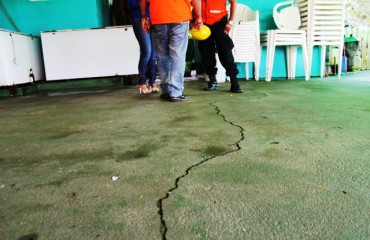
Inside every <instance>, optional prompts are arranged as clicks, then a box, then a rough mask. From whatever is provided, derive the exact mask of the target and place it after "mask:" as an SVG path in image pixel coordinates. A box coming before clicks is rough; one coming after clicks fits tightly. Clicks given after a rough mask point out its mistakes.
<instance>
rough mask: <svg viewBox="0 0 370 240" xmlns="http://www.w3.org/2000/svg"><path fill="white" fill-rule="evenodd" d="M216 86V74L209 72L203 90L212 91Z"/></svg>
mask: <svg viewBox="0 0 370 240" xmlns="http://www.w3.org/2000/svg"><path fill="white" fill-rule="evenodd" d="M217 88H218V86H217V79H216V76H215V75H214V74H210V75H209V82H208V86H207V87H206V88H205V89H204V91H214V90H217Z"/></svg>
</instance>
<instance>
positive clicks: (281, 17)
mask: <svg viewBox="0 0 370 240" xmlns="http://www.w3.org/2000/svg"><path fill="white" fill-rule="evenodd" d="M273 18H274V22H275V24H276V26H277V27H278V28H279V29H281V30H297V29H299V27H300V26H301V15H300V12H299V8H298V7H297V6H295V5H294V1H293V0H289V1H285V2H280V3H278V4H276V5H275V6H274V9H273Z"/></svg>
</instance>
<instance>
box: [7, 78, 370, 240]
mask: <svg viewBox="0 0 370 240" xmlns="http://www.w3.org/2000/svg"><path fill="white" fill-rule="evenodd" d="M204 86H205V83H204V82H203V81H200V80H198V81H196V80H192V81H187V82H186V85H185V93H186V94H188V95H189V96H190V100H189V101H188V102H180V103H170V102H166V101H161V100H160V99H159V96H158V95H154V94H153V95H149V96H144V95H139V94H138V92H137V89H136V87H135V86H124V87H122V86H116V87H99V88H70V89H64V90H58V89H53V90H50V89H49V90H42V91H38V92H36V93H34V94H27V95H24V96H19V97H13V98H10V97H6V98H1V99H0V125H1V129H0V239H4V240H11V239H23V240H25V239H28V240H30V239H33V240H35V239H38V240H43V239H47V240H49V239H53V240H57V239H76V240H81V239H86V240H87V239H89V240H90V239H109V240H110V239H130V240H131V239H140V240H141V239H145V240H147V239H176V240H178V239H220V240H228V239H232V240H234V239H325V240H327V239H369V236H370V72H358V73H351V74H347V75H345V76H342V79H341V80H338V79H337V78H336V77H329V78H313V79H311V80H310V81H303V80H301V79H297V80H273V81H272V82H270V83H266V82H264V81H259V82H255V81H241V86H242V88H243V89H244V91H245V92H244V93H243V94H231V93H229V92H228V88H229V86H228V83H225V84H223V85H222V86H221V87H220V89H219V90H218V91H217V92H205V91H202V88H203V87H204Z"/></svg>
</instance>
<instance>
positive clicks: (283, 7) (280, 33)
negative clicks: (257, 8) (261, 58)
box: [261, 0, 310, 81]
mask: <svg viewBox="0 0 370 240" xmlns="http://www.w3.org/2000/svg"><path fill="white" fill-rule="evenodd" d="M273 18H274V22H275V24H276V26H277V27H278V29H277V30H268V31H267V33H264V34H262V35H261V46H267V57H266V81H271V78H272V70H273V63H274V57H275V48H276V46H286V53H287V68H288V78H289V79H294V78H295V69H296V52H297V47H298V46H300V47H301V48H302V57H303V62H304V72H305V79H306V80H309V78H310V74H309V70H308V67H309V65H308V56H307V39H306V31H305V30H301V29H299V28H300V26H301V22H302V21H301V16H300V12H299V9H298V7H297V6H295V5H294V1H293V0H290V1H285V2H281V3H278V4H276V5H275V7H274V9H273Z"/></svg>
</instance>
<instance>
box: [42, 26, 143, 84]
mask: <svg viewBox="0 0 370 240" xmlns="http://www.w3.org/2000/svg"><path fill="white" fill-rule="evenodd" d="M41 41H42V49H43V55H44V63H45V72H46V80H48V81H51V80H63V79H77V78H92V77H105V76H116V75H131V74H137V73H138V62H139V57H140V48H139V44H138V42H137V40H136V38H135V35H134V32H133V28H132V26H122V27H110V28H100V29H85V30H69V31H56V32H42V33H41Z"/></svg>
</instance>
